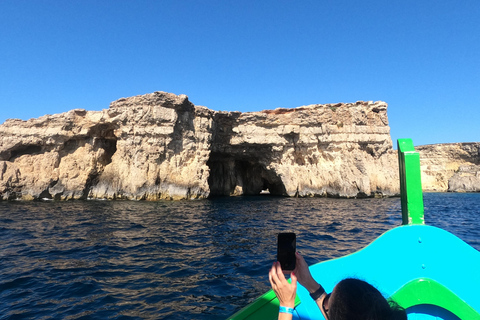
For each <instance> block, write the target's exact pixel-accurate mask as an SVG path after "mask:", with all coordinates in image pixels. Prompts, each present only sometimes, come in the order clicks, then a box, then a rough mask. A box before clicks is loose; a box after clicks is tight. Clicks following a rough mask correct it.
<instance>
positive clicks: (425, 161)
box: [416, 142, 480, 192]
mask: <svg viewBox="0 0 480 320" xmlns="http://www.w3.org/2000/svg"><path fill="white" fill-rule="evenodd" d="M416 150H417V151H418V152H419V153H420V166H421V170H422V186H423V189H424V190H425V191H437V192H446V191H450V192H480V142H473V143H450V144H434V145H426V146H419V147H417V148H416Z"/></svg>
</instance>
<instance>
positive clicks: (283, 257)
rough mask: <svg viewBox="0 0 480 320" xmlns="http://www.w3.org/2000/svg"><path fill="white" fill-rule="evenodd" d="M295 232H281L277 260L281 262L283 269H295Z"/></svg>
mask: <svg viewBox="0 0 480 320" xmlns="http://www.w3.org/2000/svg"><path fill="white" fill-rule="evenodd" d="M296 242H297V237H296V235H295V233H293V232H288V233H279V234H278V242H277V245H278V246H277V260H278V261H279V262H280V265H281V266H282V270H283V271H293V269H295V261H296V259H295V252H296V250H297V249H296V247H297V243H296Z"/></svg>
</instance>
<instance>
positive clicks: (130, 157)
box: [0, 92, 480, 200]
mask: <svg viewBox="0 0 480 320" xmlns="http://www.w3.org/2000/svg"><path fill="white" fill-rule="evenodd" d="M479 150H480V143H478V142H477V143H465V144H448V145H431V146H421V147H418V151H419V152H420V156H421V166H422V179H423V187H424V190H425V191H455V192H461V191H465V192H478V191H480V153H479V152H480V151H479ZM262 192H263V193H265V192H268V193H270V194H273V195H280V196H299V197H308V196H331V197H344V198H350V197H373V196H394V195H398V193H399V188H398V163H397V155H396V151H394V150H393V148H392V141H391V137H390V127H389V125H388V117H387V104H386V103H385V102H381V101H377V102H371V101H370V102H361V101H359V102H356V103H338V104H325V105H309V106H302V107H298V108H293V109H275V110H265V111H260V112H248V113H240V112H221V111H213V110H210V109H208V108H206V107H202V106H195V105H194V104H192V103H191V102H190V101H189V100H188V98H187V96H185V95H179V96H177V95H174V94H171V93H166V92H155V93H151V94H146V95H141V96H135V97H130V98H122V99H119V100H117V101H114V102H112V103H111V105H110V107H109V108H108V109H105V110H102V111H86V110H82V109H75V110H71V111H69V112H66V113H62V114H56V115H46V116H43V117H40V118H37V119H30V120H28V121H22V120H15V119H13V120H7V121H6V122H5V123H4V124H2V125H0V200H14V199H22V200H36V199H44V198H46V199H56V200H70V199H135V200H160V199H169V200H177V199H203V198H208V197H210V196H228V195H254V194H259V193H262Z"/></svg>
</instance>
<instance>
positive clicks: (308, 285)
mask: <svg viewBox="0 0 480 320" xmlns="http://www.w3.org/2000/svg"><path fill="white" fill-rule="evenodd" d="M295 256H296V267H295V270H294V272H295V275H296V276H297V279H298V282H299V283H300V284H301V285H302V286H304V287H305V289H307V290H308V292H310V295H311V296H312V295H313V296H312V299H314V300H315V302H316V303H317V306H318V308H320V310H321V307H322V305H321V302H322V299H321V297H322V296H323V295H325V290H324V289H323V287H322V286H321V285H320V284H319V283H318V282H317V281H315V279H313V277H312V274H311V273H310V270H309V269H308V265H307V262H305V259H304V258H303V257H302V256H301V255H300V253H298V252H297V253H296V255H295ZM322 292H323V293H322ZM315 293H316V294H315Z"/></svg>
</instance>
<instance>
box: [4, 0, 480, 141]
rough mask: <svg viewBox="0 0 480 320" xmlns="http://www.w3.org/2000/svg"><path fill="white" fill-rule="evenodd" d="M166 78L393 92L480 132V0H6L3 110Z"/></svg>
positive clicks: (147, 87) (222, 99)
mask: <svg viewBox="0 0 480 320" xmlns="http://www.w3.org/2000/svg"><path fill="white" fill-rule="evenodd" d="M155 91H166V92H171V93H174V94H186V95H187V96H188V97H189V100H190V101H191V102H192V103H194V104H195V105H203V106H206V107H208V108H210V109H213V110H217V111H219V110H223V111H242V112H248V111H261V110H265V109H275V108H294V107H298V106H302V105H309V104H325V103H338V102H356V101H360V100H362V101H378V100H381V101H385V102H387V103H388V106H389V107H388V117H389V124H390V128H391V136H392V140H393V141H394V144H396V142H395V141H396V139H399V138H411V139H412V140H413V142H414V144H415V145H424V144H433V143H450V142H478V141H480V122H479V120H480V1H479V0H442V1H438V0H435V1H432V0H421V1H418V0H414V1H413V0H403V1H397V0H391V1H385V0H364V1H357V0H296V1H293V0H289V1H287V0H261V1H259V0H243V1H228V0H217V1H213V0H212V1H211V0H158V1H147V0H131V1H126V0H115V1H113V0H112V1H100V0H94V1H92V0H68V1H59V0H51V1H50V0H0V123H3V122H4V121H5V120H6V119H8V118H19V119H23V120H27V119H30V118H37V117H40V116H42V115H45V114H55V113H61V112H66V111H69V110H71V109H76V108H82V109H86V110H91V111H98V110H102V109H107V108H108V107H109V104H110V102H112V101H115V100H117V99H120V98H122V97H129V96H134V95H140V94H146V93H151V92H155Z"/></svg>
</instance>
